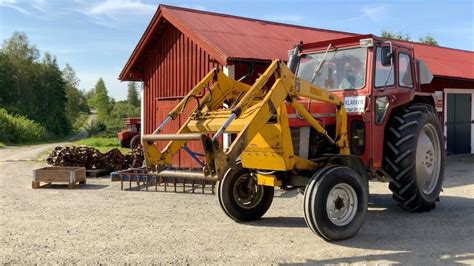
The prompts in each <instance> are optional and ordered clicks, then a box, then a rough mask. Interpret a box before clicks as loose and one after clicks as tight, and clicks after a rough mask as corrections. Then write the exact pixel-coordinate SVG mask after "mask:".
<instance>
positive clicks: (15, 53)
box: [2, 31, 40, 62]
mask: <svg viewBox="0 0 474 266" xmlns="http://www.w3.org/2000/svg"><path fill="white" fill-rule="evenodd" d="M2 49H3V51H4V52H5V53H6V54H9V55H10V56H12V57H14V59H17V60H21V61H28V62H33V61H36V60H38V59H39V57H40V53H39V50H38V48H36V46H35V45H32V44H30V41H29V39H28V36H27V35H26V33H24V32H18V31H15V32H14V33H13V35H12V37H10V38H9V39H7V40H5V41H4V43H3V48H2Z"/></svg>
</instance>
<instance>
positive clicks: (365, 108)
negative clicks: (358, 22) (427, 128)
mask: <svg viewBox="0 0 474 266" xmlns="http://www.w3.org/2000/svg"><path fill="white" fill-rule="evenodd" d="M298 46H299V47H298V49H296V50H294V51H297V50H298V53H297V54H296V55H295V54H292V53H293V50H292V51H291V52H290V60H289V66H290V68H292V70H293V71H294V73H295V74H296V75H297V77H299V78H300V79H302V80H306V81H308V82H311V83H312V84H313V85H315V86H317V87H319V88H322V89H325V90H328V91H330V92H332V93H334V94H336V95H338V96H339V97H340V98H341V99H343V101H344V107H345V108H346V111H347V113H348V127H349V128H348V133H349V141H350V147H351V154H354V155H358V156H360V157H361V158H362V159H363V161H364V162H365V164H366V166H367V168H370V169H380V168H381V166H382V157H383V156H382V154H383V153H382V152H383V151H382V149H373V147H371V146H372V145H374V146H375V147H383V145H384V134H383V132H384V130H385V127H386V125H387V122H388V119H387V118H388V117H389V116H390V114H391V113H392V112H393V111H394V110H396V109H399V108H402V107H403V106H405V105H407V104H408V103H410V102H413V101H414V100H416V99H417V100H419V101H421V102H425V103H430V104H432V105H435V103H437V101H436V100H435V98H434V97H433V95H431V94H428V93H423V92H422V91H421V86H420V85H422V84H429V83H430V82H431V80H432V78H433V75H432V74H431V71H430V70H429V69H428V67H427V66H426V64H424V62H423V61H421V60H416V58H415V53H414V50H413V49H412V48H411V47H409V46H408V45H407V43H405V42H400V41H395V40H385V39H382V38H379V37H377V36H374V35H357V36H352V37H347V38H340V39H333V40H328V41H323V42H317V43H305V44H303V43H300V44H299V45H298ZM292 60H293V62H291V61H292ZM299 101H300V102H301V103H302V104H304V105H305V106H306V107H307V109H308V111H309V112H310V113H312V114H314V115H315V116H316V118H317V119H318V120H319V121H320V122H321V123H322V124H324V125H325V126H326V127H327V128H328V131H331V130H334V128H335V122H336V121H335V119H334V117H335V112H336V110H335V107H334V106H333V105H329V104H326V103H321V102H317V101H312V100H308V99H304V98H302V99H300V100H299ZM436 107H437V106H436ZM289 109H290V110H289V118H290V119H289V120H290V121H289V123H290V126H291V127H292V132H296V133H293V134H295V135H298V134H299V135H300V138H299V143H294V146H295V147H297V148H298V149H299V151H300V156H301V155H303V156H304V157H306V156H308V157H309V158H311V157H312V156H313V157H314V156H318V155H319V154H321V153H326V152H334V151H332V150H328V149H327V148H326V149H324V148H323V149H321V147H330V146H329V145H321V143H320V142H321V140H319V139H318V136H317V134H313V133H314V132H313V131H314V130H311V127H310V125H309V124H308V123H307V122H306V121H305V120H304V119H301V116H300V115H299V114H298V112H297V111H295V110H291V108H289ZM307 139H310V141H309V145H307V144H306V143H305V142H304V141H306V140H307ZM312 143H319V145H312ZM307 147H309V149H308V148H307ZM370 164H372V165H370Z"/></svg>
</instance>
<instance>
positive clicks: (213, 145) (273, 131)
mask: <svg viewBox="0 0 474 266" xmlns="http://www.w3.org/2000/svg"><path fill="white" fill-rule="evenodd" d="M270 82H272V84H269V83H270ZM203 93H204V95H203V96H202V97H199V95H202V94H203ZM300 97H305V98H309V99H312V100H317V101H322V102H326V103H330V104H333V105H335V107H336V121H337V122H336V134H335V137H334V138H332V137H330V136H329V135H328V133H327V131H326V130H325V129H324V127H322V126H321V125H320V124H319V122H318V121H317V120H316V119H314V118H313V117H312V115H311V114H310V113H309V112H308V111H307V110H306V109H305V108H304V107H303V106H302V105H301V104H300V103H299V102H298V99H299V98H300ZM191 101H195V102H196V103H197V104H196V107H195V108H194V110H193V112H192V113H191V115H190V116H189V117H188V119H187V121H186V122H185V123H184V124H183V125H182V127H181V128H180V129H179V131H178V132H177V133H176V134H170V135H168V134H159V132H160V131H161V130H162V129H163V127H164V126H166V124H167V123H168V122H169V121H171V120H174V119H176V118H177V116H178V115H180V113H181V112H182V110H183V109H184V108H185V107H186V105H187V104H189V103H190V102H191ZM285 102H286V103H288V104H291V105H292V106H293V107H294V108H295V109H296V110H297V111H298V112H299V113H300V115H301V116H303V118H304V119H306V120H307V121H308V122H309V123H310V125H311V126H312V127H313V128H314V129H315V130H316V132H318V133H319V134H320V135H322V136H323V137H325V138H326V139H328V141H329V142H330V143H332V144H333V145H335V146H337V147H338V148H339V153H340V154H343V155H347V154H349V145H348V140H347V115H346V111H345V108H344V106H343V102H342V101H341V100H340V99H339V97H338V96H337V95H335V94H333V93H331V92H328V91H327V90H325V89H322V88H319V87H317V86H314V85H313V84H311V83H309V82H307V81H305V80H301V79H299V78H297V77H296V76H295V75H294V74H293V73H292V72H291V70H290V69H289V68H288V67H287V66H286V65H285V64H284V63H283V62H282V61H280V60H274V61H273V62H272V64H271V65H270V66H269V67H268V68H267V70H266V71H265V72H264V73H263V74H262V75H261V76H260V77H259V78H258V79H257V80H256V81H255V83H254V84H253V85H252V86H249V85H247V84H244V83H241V82H238V81H236V80H233V79H230V78H228V77H227V76H225V75H224V74H223V73H222V72H221V71H219V70H217V69H214V70H212V71H211V72H210V73H209V74H208V75H206V76H205V77H204V79H203V80H202V81H201V82H200V83H198V84H197V85H196V86H195V87H194V88H193V89H192V90H191V91H190V92H189V94H188V95H187V96H186V97H184V98H183V100H182V101H181V102H180V103H179V104H178V105H177V106H176V107H175V108H174V109H173V110H172V111H171V112H170V114H169V116H168V118H167V119H166V120H165V121H164V122H163V123H162V125H160V126H159V127H158V129H157V130H156V131H155V132H154V134H151V135H144V136H143V144H144V154H145V161H146V166H147V170H148V171H149V173H150V174H156V175H160V176H162V175H172V174H174V173H175V172H176V171H169V170H167V169H168V168H170V167H171V165H172V157H173V155H174V154H175V153H176V152H178V150H179V149H181V148H183V146H184V145H185V143H186V142H187V141H200V142H201V143H202V145H203V147H204V151H205V156H206V161H207V164H206V165H205V166H204V168H203V174H202V175H203V179H206V180H220V179H221V178H222V176H223V175H224V173H225V172H226V170H227V169H228V168H229V167H230V166H232V165H233V164H234V163H235V162H236V161H237V159H238V158H239V156H242V157H243V158H242V160H243V163H244V167H245V166H246V165H245V161H244V157H245V158H249V157H248V156H257V157H256V158H259V157H258V156H263V157H262V158H260V159H262V160H263V159H264V160H266V162H268V163H267V164H266V165H267V166H266V167H267V168H270V169H274V168H275V169H277V170H285V171H288V170H292V169H297V168H298V169H317V168H318V167H319V166H318V164H317V163H315V162H313V161H310V160H307V159H303V158H300V157H298V156H296V155H295V154H294V151H293V147H292V145H291V134H290V129H289V125H288V117H287V115H286V104H285ZM225 104H227V105H228V106H231V108H229V109H226V108H225V107H224V106H225ZM224 132H225V133H234V134H235V135H236V137H235V139H234V140H233V141H232V144H231V145H230V147H229V148H228V149H225V150H224V149H223V146H222V144H221V141H220V139H221V136H222V134H223V133H224ZM210 135H213V136H212V138H211V137H210ZM156 141H168V142H169V143H168V145H167V146H166V147H165V148H164V149H163V150H162V151H159V150H158V149H157V148H156V145H155V142H156ZM249 144H251V147H249ZM247 162H248V160H247ZM247 164H248V165H249V163H247ZM249 166H250V165H249ZM178 175H179V176H180V177H183V174H178ZM195 176H198V174H196V175H195ZM183 178H185V177H183Z"/></svg>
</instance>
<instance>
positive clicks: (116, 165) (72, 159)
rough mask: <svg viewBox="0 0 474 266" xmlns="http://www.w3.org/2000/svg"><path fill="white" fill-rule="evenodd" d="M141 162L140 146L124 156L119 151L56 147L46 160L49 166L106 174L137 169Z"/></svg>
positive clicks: (141, 151) (82, 147)
mask: <svg viewBox="0 0 474 266" xmlns="http://www.w3.org/2000/svg"><path fill="white" fill-rule="evenodd" d="M143 160H144V157H143V149H142V147H141V146H139V147H138V148H136V149H133V150H132V151H131V152H130V153H129V154H125V155H124V154H122V152H120V150H119V149H112V150H110V151H109V152H106V153H101V152H100V151H98V150H97V149H95V148H92V147H85V146H66V147H63V146H57V147H56V148H54V149H53V150H52V151H51V153H50V154H49V156H48V158H47V159H46V161H47V163H48V164H49V165H51V166H74V167H85V168H86V169H87V170H91V169H104V170H105V171H107V172H112V171H118V170H123V169H128V168H138V167H141V166H142V165H143Z"/></svg>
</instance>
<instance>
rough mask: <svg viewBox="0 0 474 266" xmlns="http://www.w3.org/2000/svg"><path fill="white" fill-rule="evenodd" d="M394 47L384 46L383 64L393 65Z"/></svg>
mask: <svg viewBox="0 0 474 266" xmlns="http://www.w3.org/2000/svg"><path fill="white" fill-rule="evenodd" d="M391 50H392V49H390V47H389V46H384V47H382V51H381V52H382V54H381V63H382V66H391V65H392V59H393V54H392V52H391Z"/></svg>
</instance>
